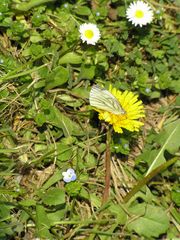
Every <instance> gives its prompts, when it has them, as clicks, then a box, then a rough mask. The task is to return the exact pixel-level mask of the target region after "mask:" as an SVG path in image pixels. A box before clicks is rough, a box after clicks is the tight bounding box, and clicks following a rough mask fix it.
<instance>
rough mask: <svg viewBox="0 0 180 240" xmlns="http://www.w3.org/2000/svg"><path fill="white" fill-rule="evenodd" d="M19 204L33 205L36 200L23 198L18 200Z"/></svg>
mask: <svg viewBox="0 0 180 240" xmlns="http://www.w3.org/2000/svg"><path fill="white" fill-rule="evenodd" d="M19 204H20V205H23V206H25V207H29V206H35V205H36V201H35V200H34V199H24V200H22V201H20V202H19Z"/></svg>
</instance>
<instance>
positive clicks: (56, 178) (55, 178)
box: [41, 169, 62, 191]
mask: <svg viewBox="0 0 180 240" xmlns="http://www.w3.org/2000/svg"><path fill="white" fill-rule="evenodd" d="M61 178H62V175H61V174H60V171H59V169H57V170H56V171H55V173H54V174H53V175H52V176H51V177H50V178H49V179H48V180H47V181H46V182H45V184H44V185H43V186H42V187H41V190H42V191H44V190H46V189H47V188H49V187H51V186H52V185H53V184H55V183H56V182H58V181H59V180H60V179H61Z"/></svg>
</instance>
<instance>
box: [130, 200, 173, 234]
mask: <svg viewBox="0 0 180 240" xmlns="http://www.w3.org/2000/svg"><path fill="white" fill-rule="evenodd" d="M128 210H129V212H130V213H132V214H133V215H134V217H133V218H132V217H131V220H130V222H129V223H128V225H127V228H128V230H129V231H135V232H136V233H137V234H139V235H140V236H144V237H146V238H151V237H157V238H158V237H159V235H160V234H163V233H165V232H166V231H167V229H168V228H169V219H168V217H167V215H166V213H165V211H164V210H163V209H162V208H160V207H156V206H152V205H146V204H145V203H141V204H137V205H135V206H133V207H131V208H129V209H128ZM133 219H134V220H133Z"/></svg>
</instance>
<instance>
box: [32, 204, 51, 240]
mask: <svg viewBox="0 0 180 240" xmlns="http://www.w3.org/2000/svg"><path fill="white" fill-rule="evenodd" d="M36 228H37V235H38V237H40V238H43V239H44V238H45V239H53V238H52V235H51V234H50V232H49V228H50V223H49V219H48V217H47V214H46V211H45V209H44V207H43V206H41V205H37V206H36Z"/></svg>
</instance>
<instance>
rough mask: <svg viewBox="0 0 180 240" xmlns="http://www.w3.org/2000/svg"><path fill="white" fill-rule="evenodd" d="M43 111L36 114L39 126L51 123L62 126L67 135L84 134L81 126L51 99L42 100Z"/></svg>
mask: <svg viewBox="0 0 180 240" xmlns="http://www.w3.org/2000/svg"><path fill="white" fill-rule="evenodd" d="M40 106H41V112H39V113H38V114H36V116H35V121H36V123H37V124H38V125H39V126H42V125H43V124H44V123H49V124H51V125H53V126H56V127H58V128H61V129H62V130H63V133H64V135H65V136H66V137H68V136H71V135H77V136H79V135H82V134H84V133H83V131H82V129H81V128H80V126H79V125H78V124H77V123H75V122H73V121H72V120H71V119H70V118H69V117H67V116H65V115H64V114H63V113H61V112H60V111H59V109H57V108H56V107H55V106H52V104H51V102H50V101H47V100H45V99H42V100H41V102H40Z"/></svg>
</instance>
